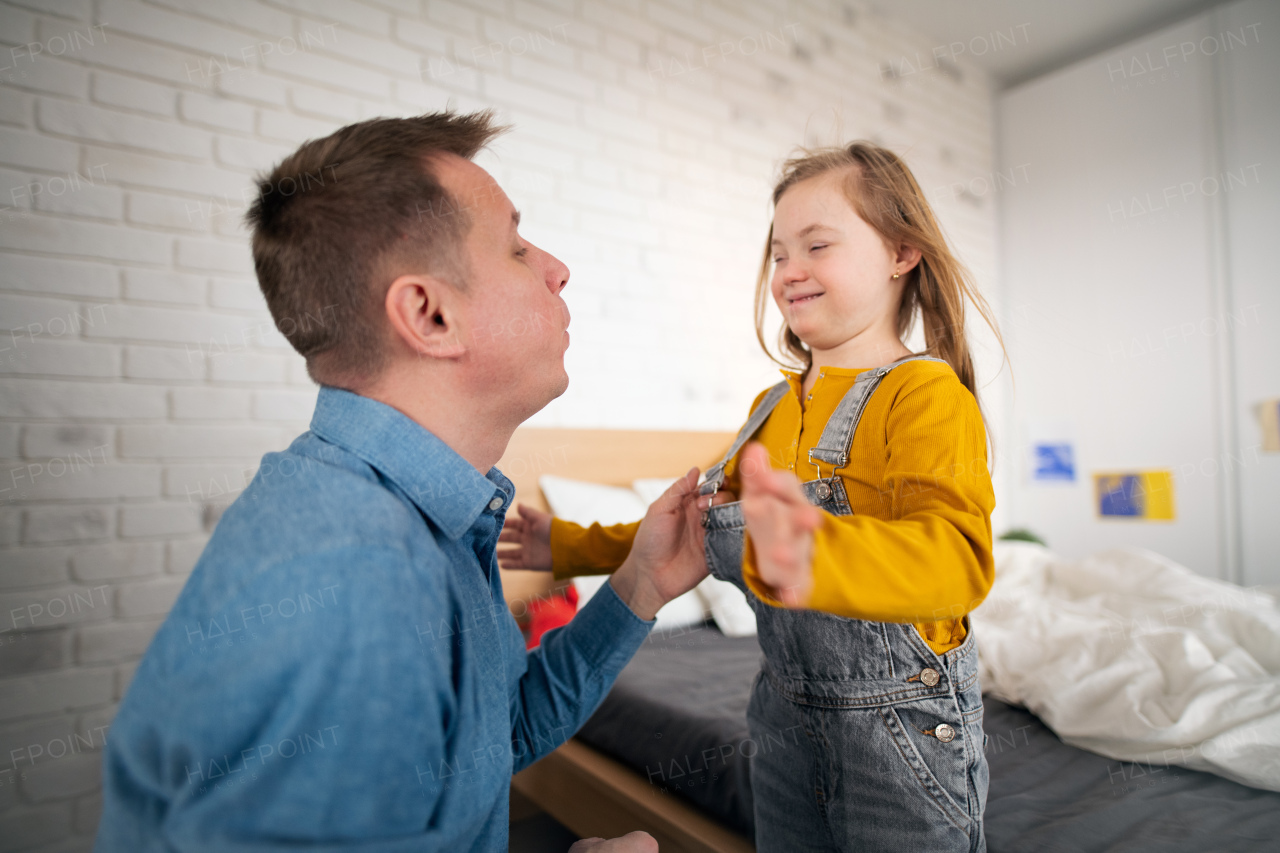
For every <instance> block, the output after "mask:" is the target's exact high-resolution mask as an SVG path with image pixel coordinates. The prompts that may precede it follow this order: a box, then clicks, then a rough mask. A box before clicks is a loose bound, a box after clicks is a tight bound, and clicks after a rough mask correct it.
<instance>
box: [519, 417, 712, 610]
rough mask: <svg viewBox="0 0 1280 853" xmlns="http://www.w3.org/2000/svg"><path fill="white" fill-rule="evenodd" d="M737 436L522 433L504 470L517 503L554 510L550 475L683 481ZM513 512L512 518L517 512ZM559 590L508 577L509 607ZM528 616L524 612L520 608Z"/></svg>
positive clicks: (547, 580)
mask: <svg viewBox="0 0 1280 853" xmlns="http://www.w3.org/2000/svg"><path fill="white" fill-rule="evenodd" d="M733 438H734V433H732V432H668V431H658V430H614V429H546V428H541V429H539V428H532V427H529V428H523V429H519V430H516V433H515V435H513V436H512V437H511V443H510V444H509V445H507V452H506V453H505V454H503V456H502V459H501V460H500V461H499V462H498V468H499V469H500V470H501V471H502V473H504V474H506V475H507V476H508V477H509V478H510V479H511V482H512V483H514V484H515V487H516V501H517V502H519V503H525V504H529V505H531V506H534V507H537V508H538V509H540V510H543V511H544V512H545V511H547V510H548V508H547V502H546V499H545V498H544V497H543V495H542V491H541V490H540V489H539V488H538V478H539V477H541V476H542V475H544V474H552V475H554V476H557V477H568V478H569V479H573V480H587V481H590V482H593V483H604V484H606V485H610V486H630V485H631V482H632V481H633V480H638V479H641V478H644V477H679V476H680V475H682V474H684V473H685V472H686V471H688V470H689V469H690V468H691V467H693V466H694V465H697V466H698V467H699V468H700V469H702V470H704V471H705V470H706V469H707V468H708V467H710V466H711V465H714V464H715V463H717V462H719V461H720V457H721V456H722V455H723V454H724V452H725V450H727V449H728V448H729V445H730V444H732V443H733ZM514 512H515V508H514V506H513V507H512V509H511V510H509V511H508V514H511V513H514ZM552 586H553V581H552V580H551V576H550V575H549V574H543V573H542V572H507V571H504V572H503V573H502V588H503V591H504V593H505V595H506V598H507V602H508V604H515V603H516V602H524V601H527V600H528V599H530V598H533V597H535V596H538V595H541V594H545V593H546V592H547V591H549V590H550V589H551V588H552ZM517 611H518V612H519V611H523V608H517Z"/></svg>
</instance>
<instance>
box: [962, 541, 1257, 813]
mask: <svg viewBox="0 0 1280 853" xmlns="http://www.w3.org/2000/svg"><path fill="white" fill-rule="evenodd" d="M972 622H973V626H974V632H975V635H976V637H977V641H978V649H979V657H980V661H981V664H980V666H981V670H980V671H981V678H982V686H983V689H984V691H986V692H990V693H992V694H994V695H995V696H997V697H999V698H1001V699H1004V700H1005V701H1008V702H1013V703H1017V704H1020V705H1023V706H1025V707H1026V708H1028V709H1030V710H1031V711H1033V712H1035V714H1036V715H1037V716H1039V717H1040V718H1041V719H1042V720H1044V722H1045V723H1046V724H1047V725H1048V726H1049V727H1050V728H1051V729H1053V730H1054V732H1056V733H1057V734H1058V736H1059V737H1060V738H1062V740H1063V741H1065V742H1066V743H1069V744H1071V745H1072V746H1077V747H1080V748H1082V749H1087V750H1091V751H1093V752H1096V753H1100V754H1102V755H1105V756H1108V757H1111V758H1115V759H1119V760H1121V761H1135V762H1144V763H1157V764H1162V765H1168V764H1177V765H1182V766H1184V767H1190V768H1192V769H1195V770H1205V771H1208V772H1210V773H1216V774H1218V775H1219V776H1224V777H1226V778H1228V779H1232V780H1235V781H1236V782H1240V783H1242V784H1244V785H1251V786H1253V787H1256V788H1265V789H1268V790H1272V791H1280V606H1278V605H1277V599H1276V598H1275V597H1273V596H1272V595H1269V594H1267V593H1264V592H1261V591H1258V590H1251V589H1245V588H1242V587H1239V586H1236V585H1235V584H1230V583H1225V582H1223V581H1218V580H1212V579H1209V578H1205V577H1201V576H1200V575H1197V574H1195V573H1194V572H1192V571H1191V570H1189V569H1187V568H1185V567H1183V566H1180V565H1178V564H1176V563H1174V562H1172V561H1170V560H1167V559H1165V558H1163V557H1161V556H1159V555H1158V554H1153V553H1151V552H1149V551H1141V550H1137V549H1130V550H1116V551H1106V552H1104V553H1101V554H1095V555H1093V556H1091V557H1089V558H1087V559H1084V560H1078V561H1067V560H1064V559H1062V558H1060V557H1057V556H1055V555H1054V554H1053V553H1052V552H1051V551H1049V550H1047V549H1045V548H1042V547H1040V546H1038V545H1030V544H1024V543H1003V542H1002V543H999V544H998V546H997V550H996V581H995V585H994V586H993V588H992V590H991V594H990V595H989V596H988V598H987V600H986V601H984V602H983V603H982V605H981V606H980V607H979V608H978V609H977V610H975V611H974V612H973V614H972Z"/></svg>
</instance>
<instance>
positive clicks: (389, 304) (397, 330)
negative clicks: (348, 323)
mask: <svg viewBox="0 0 1280 853" xmlns="http://www.w3.org/2000/svg"><path fill="white" fill-rule="evenodd" d="M459 298H461V294H460V292H459V291H458V289H457V288H455V287H453V286H451V285H449V284H448V283H446V282H443V281H441V280H440V279H438V278H436V277H434V276H430V275H402V276H400V277H399V278H397V279H396V280H395V281H393V282H391V286H390V287H389V288H387V298H386V301H385V303H384V307H385V308H386V312H387V319H388V320H389V321H390V322H391V328H392V331H393V332H394V334H395V336H396V337H397V338H398V339H399V340H400V341H401V342H403V343H404V344H405V346H407V347H409V349H411V350H413V351H414V352H416V353H418V354H419V355H422V356H426V357H427V358H440V359H453V358H460V357H461V356H462V355H464V354H465V353H466V351H467V347H466V345H465V344H463V342H462V338H461V337H460V336H459V334H458V324H457V314H456V308H457V304H458V300H459Z"/></svg>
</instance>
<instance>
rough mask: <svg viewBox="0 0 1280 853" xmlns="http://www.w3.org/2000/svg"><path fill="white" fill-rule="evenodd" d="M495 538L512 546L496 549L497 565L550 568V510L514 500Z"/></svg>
mask: <svg viewBox="0 0 1280 853" xmlns="http://www.w3.org/2000/svg"><path fill="white" fill-rule="evenodd" d="M498 541H499V542H506V543H508V544H509V545H511V546H512V547H510V548H505V549H504V548H500V549H498V566H499V567H501V568H503V569H523V570H525V571H534V572H549V571H551V514H550V513H546V512H542V511H540V510H536V509H534V508H533V507H528V506H525V505H524V504H516V511H515V513H513V514H511V515H508V516H507V520H506V523H505V524H503V525H502V533H500V534H498Z"/></svg>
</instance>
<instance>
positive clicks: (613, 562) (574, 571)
mask: <svg viewBox="0 0 1280 853" xmlns="http://www.w3.org/2000/svg"><path fill="white" fill-rule="evenodd" d="M639 529H640V522H638V521H633V522H630V523H628V524H612V525H609V526H608V527H605V526H603V525H601V524H593V525H591V526H590V527H583V526H582V525H580V524H574V523H573V522H572V521H565V520H564V519H563V518H553V519H551V536H550V545H551V571H552V573H553V574H554V575H555V577H556V578H557V579H560V578H571V577H576V576H577V575H603V574H611V573H613V572H614V571H615V570H616V569H617V568H618V567H619V566H621V565H622V563H623V561H624V560H626V559H627V555H628V554H630V553H631V545H632V543H633V542H635V539H636V531H637V530H639Z"/></svg>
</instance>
